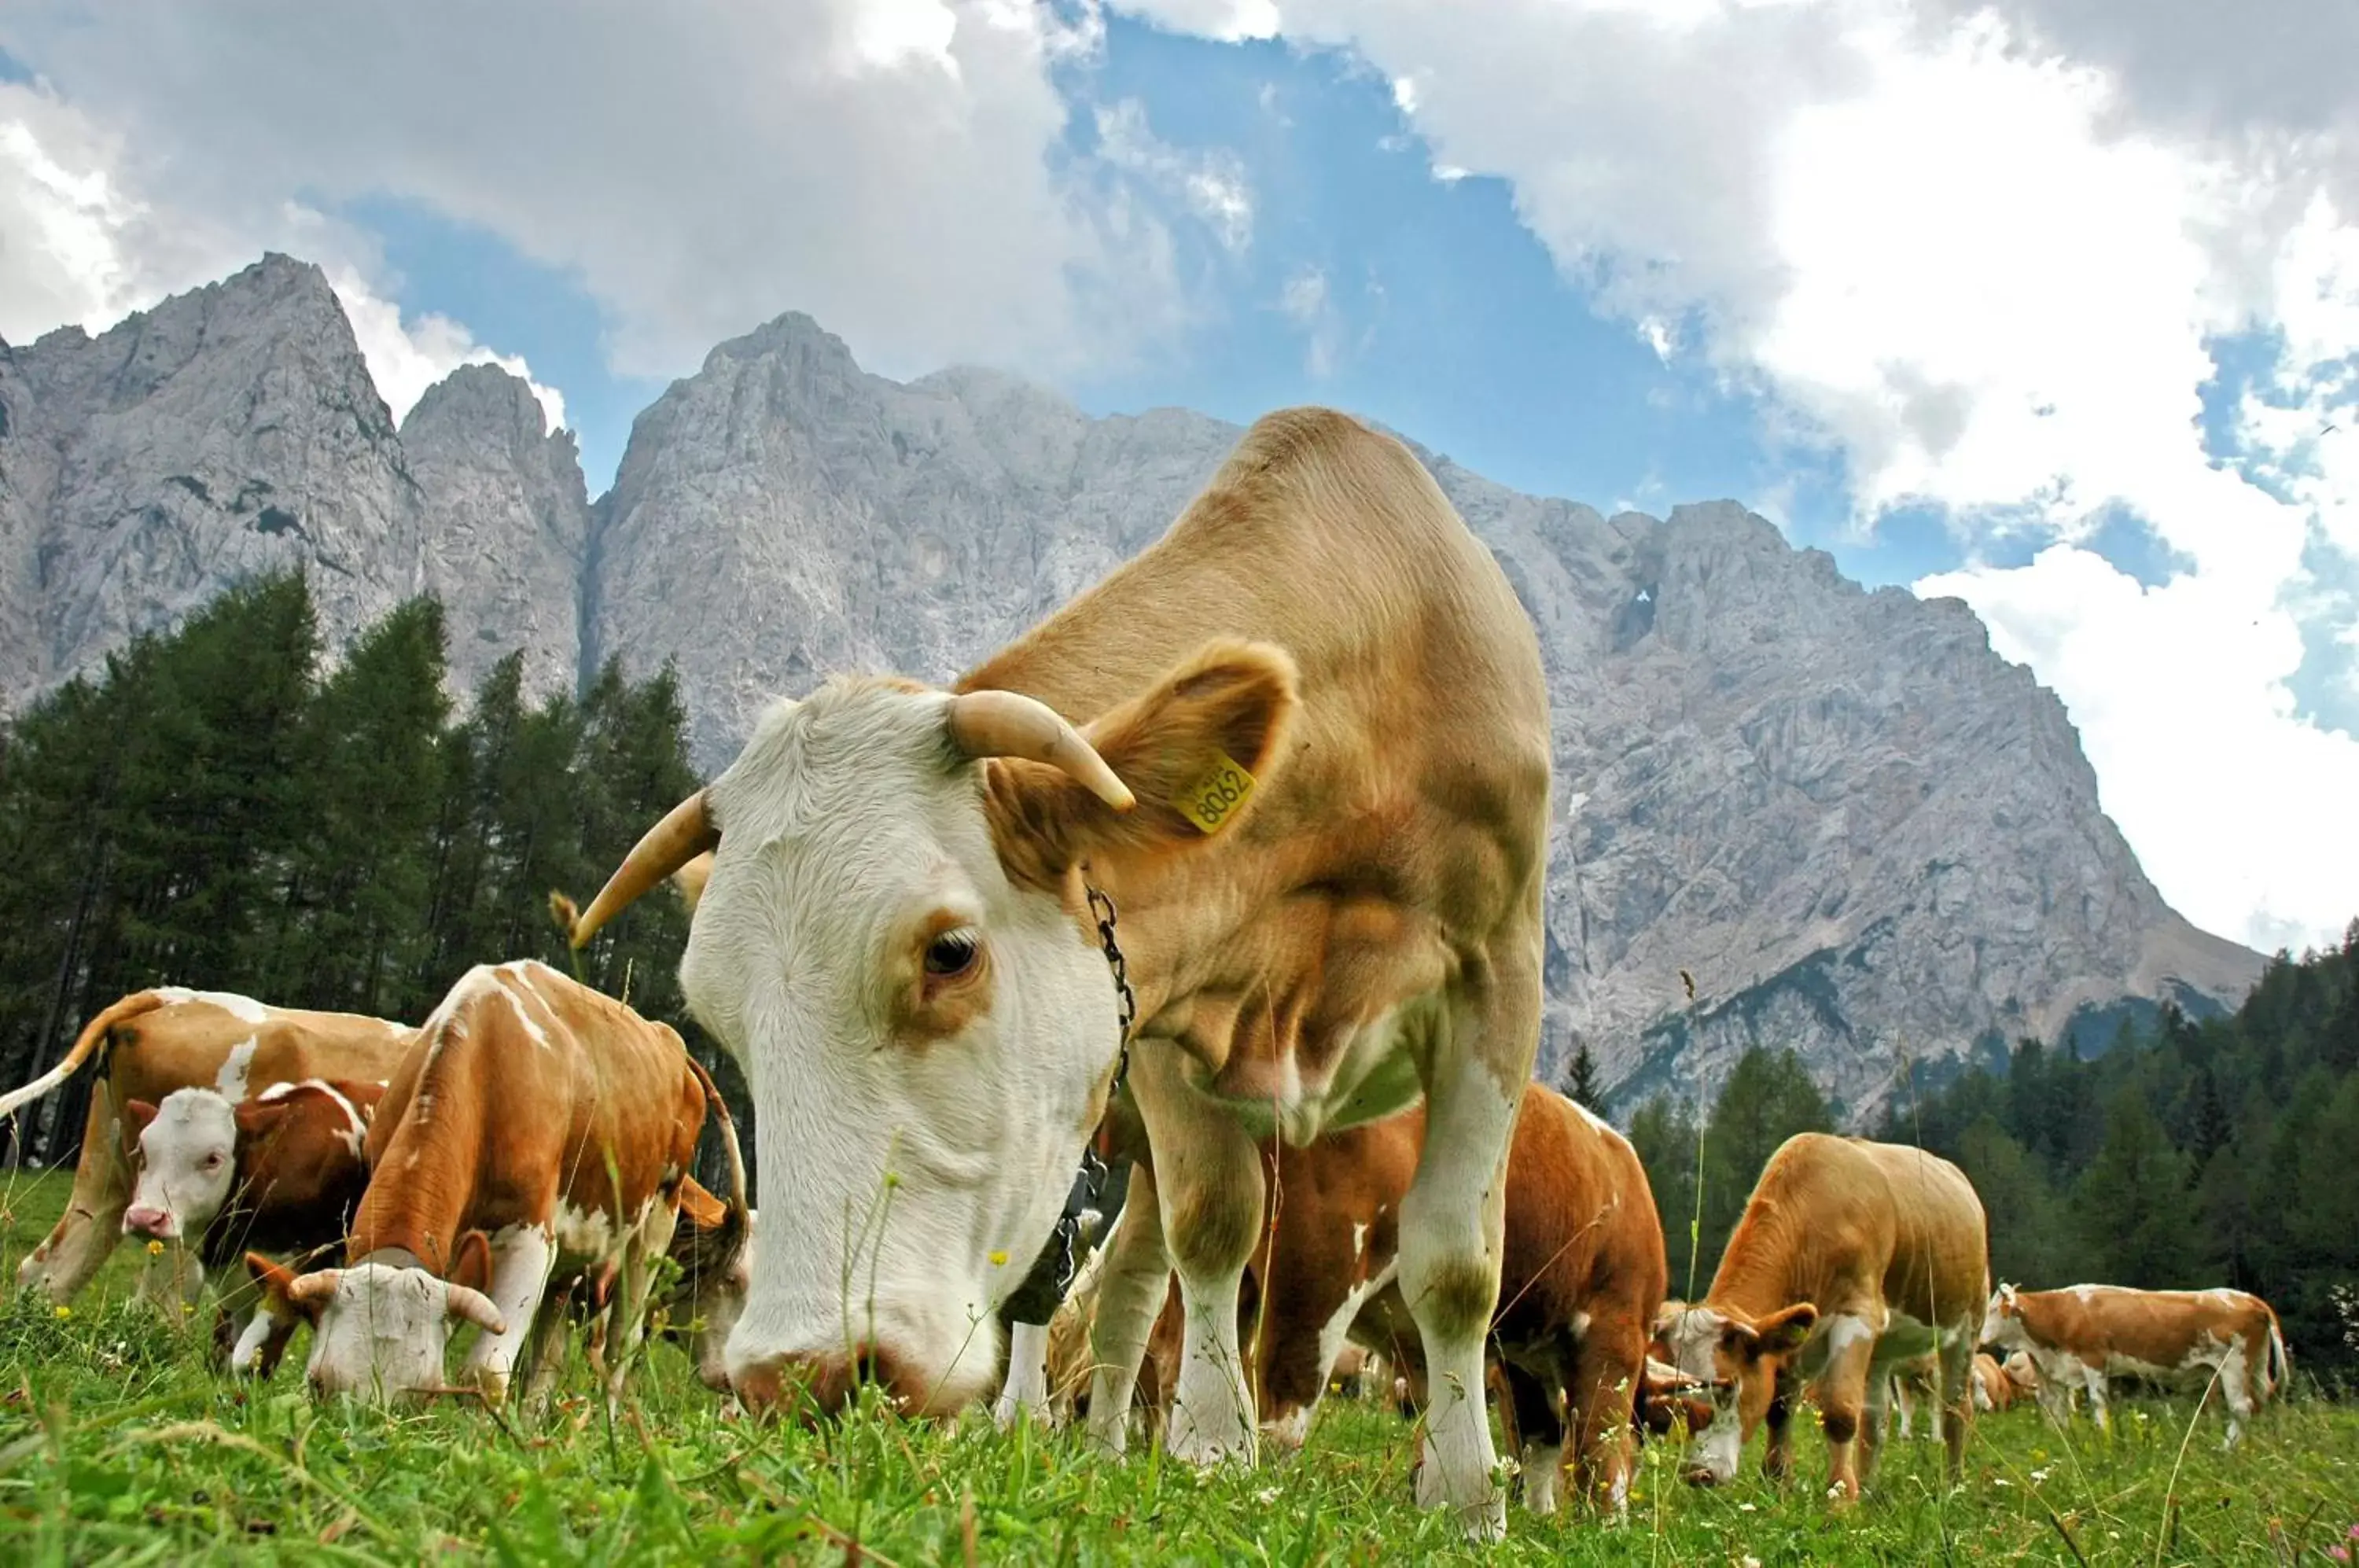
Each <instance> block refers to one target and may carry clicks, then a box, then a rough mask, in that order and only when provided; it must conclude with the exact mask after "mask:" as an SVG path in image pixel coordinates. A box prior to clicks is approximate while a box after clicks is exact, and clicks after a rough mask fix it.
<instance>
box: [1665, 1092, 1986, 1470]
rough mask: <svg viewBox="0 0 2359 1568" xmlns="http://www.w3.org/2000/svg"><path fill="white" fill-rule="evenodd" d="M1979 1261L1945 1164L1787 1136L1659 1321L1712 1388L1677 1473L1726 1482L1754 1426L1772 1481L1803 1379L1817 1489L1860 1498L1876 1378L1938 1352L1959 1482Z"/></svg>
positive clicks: (1966, 1203)
mask: <svg viewBox="0 0 2359 1568" xmlns="http://www.w3.org/2000/svg"><path fill="white" fill-rule="evenodd" d="M1988 1257H1989V1241H1988V1233H1987V1227H1986V1224H1985V1222H1984V1216H1983V1205H1982V1200H1981V1199H1979V1198H1977V1197H1976V1196H1975V1195H1974V1190H1973V1184H1972V1183H1970V1182H1969V1181H1967V1180H1966V1178H1965V1174H1964V1172H1962V1171H1960V1170H1959V1169H1958V1168H1957V1167H1956V1166H1954V1165H1951V1163H1949V1161H1947V1160H1939V1159H1936V1158H1935V1157H1933V1156H1932V1155H1930V1154H1927V1153H1924V1152H1923V1151H1922V1150H1919V1149H1906V1148H1902V1147H1900V1146H1898V1145H1896V1144H1885V1143H1870V1142H1868V1141H1867V1140H1865V1139H1864V1138H1832V1137H1829V1136H1827V1135H1825V1134H1822V1133H1799V1134H1797V1135H1795V1136H1794V1137H1793V1138H1788V1139H1787V1140H1786V1142H1785V1143H1784V1144H1782V1145H1780V1146H1779V1147H1778V1149H1777V1153H1775V1154H1773V1155H1771V1156H1770V1158H1769V1163H1768V1165H1767V1168H1766V1169H1764V1170H1763V1171H1762V1172H1761V1180H1760V1181H1758V1182H1757V1183H1756V1184H1755V1186H1754V1189H1753V1196H1752V1197H1751V1199H1750V1200H1748V1201H1747V1202H1746V1203H1745V1214H1744V1215H1743V1217H1742V1218H1740V1219H1739V1220H1738V1221H1737V1225H1736V1230H1735V1232H1734V1235H1732V1236H1730V1237H1729V1239H1728V1249H1727V1251H1726V1252H1724V1253H1723V1254H1722V1256H1721V1260H1720V1269H1719V1271H1718V1272H1717V1273H1715V1274H1714V1275H1713V1276H1712V1289H1711V1290H1710V1291H1709V1292H1707V1293H1706V1295H1705V1297H1704V1300H1703V1302H1702V1303H1701V1305H1699V1306H1690V1307H1687V1308H1685V1309H1683V1310H1681V1311H1680V1312H1677V1313H1676V1314H1667V1315H1666V1319H1665V1321H1664V1323H1663V1330H1664V1338H1665V1340H1666V1341H1667V1342H1668V1343H1669V1345H1670V1346H1671V1348H1672V1350H1673V1352H1674V1359H1675V1360H1676V1361H1677V1363H1678V1365H1679V1367H1680V1370H1681V1371H1683V1372H1686V1373H1688V1374H1689V1375H1690V1376H1691V1377H1698V1378H1701V1379H1705V1380H1708V1381H1710V1382H1711V1383H1712V1386H1713V1396H1712V1420H1711V1421H1710V1422H1709V1423H1708V1424H1707V1425H1706V1426H1705V1427H1704V1428H1703V1430H1702V1431H1701V1432H1696V1433H1695V1434H1694V1435H1693V1436H1691V1437H1690V1439H1689V1443H1688V1452H1689V1461H1690V1468H1689V1473H1688V1476H1689V1479H1690V1480H1691V1481H1695V1482H1699V1483H1702V1484H1710V1483H1712V1482H1721V1481H1727V1480H1730V1479H1732V1478H1734V1475H1735V1474H1736V1462H1737V1456H1738V1454H1740V1453H1741V1452H1742V1451H1743V1448H1744V1445H1745V1441H1746V1440H1747V1439H1748V1438H1750V1437H1751V1436H1752V1435H1753V1430H1754V1428H1755V1427H1756V1426H1758V1425H1760V1424H1762V1423H1763V1421H1765V1420H1766V1421H1767V1423H1768V1426H1769V1451H1768V1454H1767V1459H1766V1461H1765V1463H1764V1469H1765V1470H1766V1471H1767V1474H1769V1475H1772V1476H1780V1475H1783V1474H1784V1473H1785V1470H1786V1464H1787V1432H1786V1425H1787V1421H1788V1419H1789V1418H1790V1415H1791V1412H1792V1409H1793V1403H1794V1399H1795V1397H1796V1396H1797V1395H1798V1394H1799V1393H1800V1392H1801V1391H1802V1387H1803V1384H1804V1383H1805V1382H1807V1383H1808V1384H1809V1385H1810V1393H1811V1395H1812V1396H1813V1397H1814V1399H1815V1402H1816V1403H1817V1405H1818V1407H1819V1411H1820V1420H1821V1423H1822V1424H1823V1425H1824V1427H1825V1429H1826V1434H1827V1448H1828V1454H1829V1459H1830V1468H1831V1474H1830V1476H1829V1495H1830V1496H1832V1497H1836V1498H1837V1499H1839V1500H1843V1501H1848V1500H1850V1499H1852V1498H1855V1497H1858V1496H1859V1491H1860V1487H1861V1486H1862V1485H1863V1484H1864V1483H1865V1482H1867V1481H1870V1480H1872V1479H1873V1478H1874V1475H1875V1458H1876V1454H1877V1451H1878V1449H1879V1448H1880V1446H1881V1444H1882V1443H1883V1439H1884V1432H1883V1424H1884V1423H1883V1414H1884V1412H1883V1409H1882V1404H1883V1394H1884V1390H1885V1388H1886V1379H1887V1377H1889V1375H1890V1373H1891V1371H1892V1368H1893V1367H1895V1366H1896V1365H1897V1364H1898V1363H1901V1362H1904V1361H1908V1360H1910V1359H1913V1358H1914V1357H1917V1356H1922V1355H1924V1354H1926V1353H1927V1352H1928V1351H1935V1352H1938V1354H1939V1356H1940V1399H1941V1434H1942V1437H1943V1438H1944V1439H1945V1440H1946V1442H1947V1443H1948V1447H1949V1463H1950V1470H1951V1475H1957V1474H1959V1473H1961V1472H1962V1470H1963V1468H1964V1465H1965V1445H1966V1434H1967V1432H1968V1431H1969V1429H1970V1427H1971V1424H1972V1422H1973V1400H1972V1399H1971V1397H1970V1395H1969V1392H1968V1389H1967V1377H1966V1368H1967V1366H1968V1364H1969V1363H1970V1362H1971V1361H1972V1359H1973V1351H1974V1329H1975V1325H1976V1324H1977V1323H1978V1322H1979V1321H1980V1314H1981V1306H1980V1303H1981V1301H1982V1300H1983V1296H1984V1286H1985V1285H1986V1284H1987V1283H1988V1281H1989V1277H1990V1276H1989V1271H1988V1267H1987V1262H1986V1260H1987V1258H1988ZM1863 1415H1864V1416H1866V1417H1867V1418H1868V1419H1866V1420H1865V1421H1864V1422H1863V1420H1862V1417H1863ZM1855 1443H1856V1444H1858V1445H1859V1446H1861V1447H1864V1454H1856V1455H1855V1454H1854V1444H1855Z"/></svg>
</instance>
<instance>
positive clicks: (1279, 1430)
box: [1261, 1404, 1313, 1454]
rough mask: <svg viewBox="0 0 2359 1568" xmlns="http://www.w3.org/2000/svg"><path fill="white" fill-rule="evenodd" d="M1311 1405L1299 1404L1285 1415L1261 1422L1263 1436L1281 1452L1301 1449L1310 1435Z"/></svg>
mask: <svg viewBox="0 0 2359 1568" xmlns="http://www.w3.org/2000/svg"><path fill="white" fill-rule="evenodd" d="M1312 1408H1313V1407H1312V1406H1311V1405H1307V1404H1306V1405H1297V1406H1295V1407H1294V1408H1293V1409H1292V1410H1288V1411H1287V1412H1286V1413H1285V1414H1284V1415H1282V1416H1278V1417H1276V1418H1275V1419H1273V1420H1270V1421H1264V1422H1262V1423H1261V1432H1262V1436H1263V1437H1264V1438H1265V1439H1266V1440H1267V1441H1268V1443H1269V1444H1270V1446H1271V1447H1272V1448H1275V1449H1276V1450H1277V1451H1278V1452H1279V1453H1281V1454H1292V1453H1295V1452H1296V1451H1298V1450H1299V1449H1300V1448H1301V1446H1302V1444H1303V1443H1304V1442H1305V1441H1306V1440H1307V1439H1308V1438H1309V1437H1310V1412H1311V1410H1312Z"/></svg>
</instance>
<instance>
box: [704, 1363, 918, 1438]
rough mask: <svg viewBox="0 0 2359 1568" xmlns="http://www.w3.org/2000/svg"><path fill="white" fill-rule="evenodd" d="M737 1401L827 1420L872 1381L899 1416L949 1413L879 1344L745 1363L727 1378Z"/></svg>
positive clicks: (765, 1411) (764, 1411)
mask: <svg viewBox="0 0 2359 1568" xmlns="http://www.w3.org/2000/svg"><path fill="white" fill-rule="evenodd" d="M729 1382H730V1387H731V1388H734V1390H735V1391H736V1394H737V1398H738V1400H739V1401H740V1402H741V1403H743V1404H744V1405H745V1408H746V1409H747V1410H750V1411H753V1412H755V1413H756V1414H759V1415H768V1416H776V1417H783V1418H785V1419H787V1420H789V1421H804V1422H817V1421H830V1420H832V1419H834V1418H835V1417H837V1416H840V1415H842V1414H843V1412H844V1411H845V1410H848V1409H850V1408H851V1406H852V1404H853V1400H854V1399H856V1398H857V1397H858V1396H859V1392H860V1388H861V1385H863V1384H864V1383H874V1384H875V1385H876V1386H877V1387H878V1388H880V1389H881V1390H882V1391H883V1393H884V1395H885V1399H886V1403H887V1404H889V1405H891V1406H892V1407H893V1408H894V1409H896V1410H899V1411H901V1412H902V1413H903V1414H904V1415H918V1416H931V1415H946V1414H949V1413H951V1412H950V1410H948V1409H946V1408H943V1407H942V1406H941V1405H940V1400H939V1396H940V1390H939V1389H938V1388H935V1387H933V1386H932V1385H931V1384H929V1383H928V1382H926V1381H923V1380H921V1379H919V1378H918V1377H914V1376H912V1374H911V1372H910V1369H909V1367H908V1364H907V1363H906V1362H904V1361H903V1360H902V1359H901V1358H900V1357H899V1356H896V1355H894V1354H893V1352H892V1351H891V1350H890V1349H889V1348H887V1347H884V1346H878V1345H861V1346H859V1347H857V1348H856V1349H854V1350H853V1352H852V1353H851V1354H850V1355H846V1354H844V1353H843V1352H842V1351H816V1352H813V1351H787V1352H781V1353H778V1354H777V1355H773V1356H762V1357H760V1358H758V1359H756V1360H754V1361H750V1362H747V1363H746V1364H745V1365H744V1366H741V1367H738V1368H736V1370H735V1371H734V1373H732V1374H731V1377H730V1379H729Z"/></svg>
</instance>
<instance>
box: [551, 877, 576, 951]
mask: <svg viewBox="0 0 2359 1568" xmlns="http://www.w3.org/2000/svg"><path fill="white" fill-rule="evenodd" d="M549 919H550V920H554V921H555V922H556V923H557V931H558V934H559V935H560V936H562V937H563V938H564V939H565V942H566V945H567V946H568V947H571V946H572V945H573V932H574V930H575V928H576V927H578V926H579V925H580V924H581V923H582V907H581V906H580V905H578V904H576V903H575V902H574V901H573V900H572V899H571V898H567V897H566V896H565V895H564V894H563V893H560V892H559V891H558V890H557V889H556V888H554V887H551V888H550V889H549Z"/></svg>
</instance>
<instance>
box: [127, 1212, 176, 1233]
mask: <svg viewBox="0 0 2359 1568" xmlns="http://www.w3.org/2000/svg"><path fill="white" fill-rule="evenodd" d="M123 1234H124V1235H125V1236H146V1237H147V1238H148V1239H149V1240H150V1241H174V1240H177V1239H179V1235H180V1227H179V1225H178V1224H176V1223H175V1222H174V1220H173V1218H172V1211H171V1210H169V1209H150V1208H144V1207H135V1208H128V1209H125V1210H124V1211H123Z"/></svg>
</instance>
